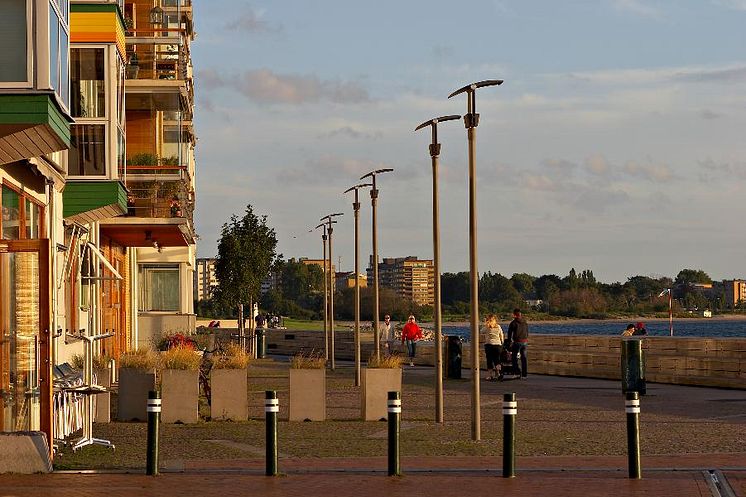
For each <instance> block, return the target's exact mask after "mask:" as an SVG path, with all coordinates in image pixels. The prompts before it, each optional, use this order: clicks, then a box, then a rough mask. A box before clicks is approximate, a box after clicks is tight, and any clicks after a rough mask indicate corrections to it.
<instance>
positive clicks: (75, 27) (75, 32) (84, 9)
mask: <svg viewBox="0 0 746 497" xmlns="http://www.w3.org/2000/svg"><path fill="white" fill-rule="evenodd" d="M70 41H71V42H72V43H116V45H117V50H118V51H119V55H121V56H122V59H126V54H127V48H126V42H125V36H124V19H123V18H122V14H121V12H119V7H118V6H117V5H115V4H85V5H82V4H73V5H71V6H70Z"/></svg>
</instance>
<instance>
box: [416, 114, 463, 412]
mask: <svg viewBox="0 0 746 497" xmlns="http://www.w3.org/2000/svg"><path fill="white" fill-rule="evenodd" d="M456 119H461V116H459V115H452V116H442V117H436V118H435V119H431V120H429V121H425V122H424V123H422V124H420V125H419V126H417V127H416V128H415V131H417V130H420V129H422V128H425V127H427V126H430V127H431V131H432V142H431V143H430V147H429V149H430V158H431V159H432V164H433V270H434V272H435V285H434V286H435V288H434V289H433V290H434V294H435V295H434V297H435V298H434V301H433V310H434V311H435V312H434V313H435V422H436V423H442V422H443V334H442V329H441V311H440V214H439V210H440V208H439V205H438V156H439V155H440V143H438V123H439V122H444V121H453V120H456Z"/></svg>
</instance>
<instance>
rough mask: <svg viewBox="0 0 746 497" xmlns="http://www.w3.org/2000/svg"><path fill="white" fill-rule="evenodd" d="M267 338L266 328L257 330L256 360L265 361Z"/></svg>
mask: <svg viewBox="0 0 746 497" xmlns="http://www.w3.org/2000/svg"><path fill="white" fill-rule="evenodd" d="M265 338H266V331H264V328H259V329H257V330H256V358H257V359H264V357H265V356H266V355H267V341H266V340H265Z"/></svg>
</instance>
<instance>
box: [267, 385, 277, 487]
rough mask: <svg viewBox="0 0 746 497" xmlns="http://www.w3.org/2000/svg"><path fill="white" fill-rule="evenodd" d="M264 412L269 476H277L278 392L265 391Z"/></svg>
mask: <svg viewBox="0 0 746 497" xmlns="http://www.w3.org/2000/svg"><path fill="white" fill-rule="evenodd" d="M264 399H265V400H264V413H265V416H266V422H265V425H266V432H267V442H266V449H267V451H266V458H267V471H266V472H265V474H266V475H267V476H277V413H279V412H280V401H279V400H277V392H276V391H274V390H267V391H265V397H264Z"/></svg>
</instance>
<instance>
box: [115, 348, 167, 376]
mask: <svg viewBox="0 0 746 497" xmlns="http://www.w3.org/2000/svg"><path fill="white" fill-rule="evenodd" d="M157 362H158V358H157V357H156V355H155V353H154V352H153V351H152V350H150V349H137V350H133V351H131V352H125V353H124V354H122V355H121V356H119V367H120V368H132V369H141V370H145V371H147V370H151V369H154V368H155V365H156V363H157Z"/></svg>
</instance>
